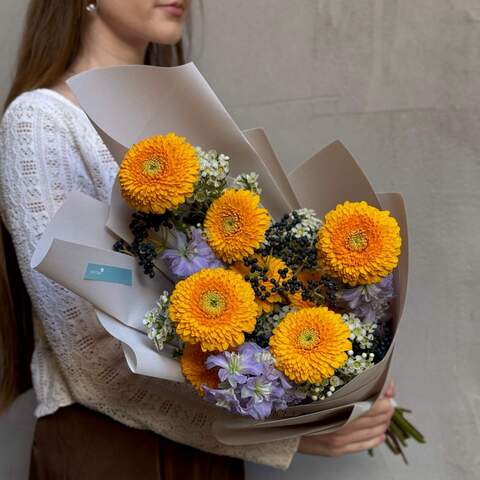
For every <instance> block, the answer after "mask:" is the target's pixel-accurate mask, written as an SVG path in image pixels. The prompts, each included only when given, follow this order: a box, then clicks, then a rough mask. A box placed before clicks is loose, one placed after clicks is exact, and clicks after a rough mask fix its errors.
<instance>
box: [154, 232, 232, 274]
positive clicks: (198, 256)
mask: <svg viewBox="0 0 480 480" xmlns="http://www.w3.org/2000/svg"><path fill="white" fill-rule="evenodd" d="M191 232H192V238H191V240H190V241H188V239H187V236H186V235H185V233H183V232H180V231H179V230H175V231H174V233H173V235H174V237H175V248H168V249H166V250H165V251H164V252H163V254H162V260H165V262H166V263H167V265H168V267H169V268H170V271H171V272H172V273H173V274H174V275H175V276H177V277H178V278H179V279H184V278H187V277H189V276H190V275H192V274H193V273H196V272H199V271H200V270H203V269H205V268H217V267H222V266H223V264H222V262H220V261H219V260H218V259H217V258H216V257H215V255H214V253H213V251H212V249H211V248H210V246H209V245H208V243H207V242H206V241H205V239H204V238H203V237H202V231H201V230H200V229H199V228H192V230H191Z"/></svg>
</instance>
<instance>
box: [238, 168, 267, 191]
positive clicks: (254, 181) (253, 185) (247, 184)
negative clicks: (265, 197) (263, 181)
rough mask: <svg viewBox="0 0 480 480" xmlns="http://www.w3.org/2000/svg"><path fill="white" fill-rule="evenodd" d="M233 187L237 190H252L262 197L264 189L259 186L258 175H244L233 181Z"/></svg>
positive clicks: (253, 173)
mask: <svg viewBox="0 0 480 480" xmlns="http://www.w3.org/2000/svg"><path fill="white" fill-rule="evenodd" d="M233 187H234V188H237V189H243V190H250V191H251V192H253V193H257V194H258V195H260V194H261V193H262V189H261V188H260V186H259V184H258V173H255V172H251V173H242V174H240V175H239V176H238V177H236V178H235V180H234V181H233Z"/></svg>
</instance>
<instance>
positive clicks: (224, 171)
mask: <svg viewBox="0 0 480 480" xmlns="http://www.w3.org/2000/svg"><path fill="white" fill-rule="evenodd" d="M195 150H196V153H197V158H198V160H199V162H200V180H199V181H198V183H197V185H196V187H195V192H194V194H193V199H194V200H195V201H197V202H200V203H202V202H205V201H206V200H207V199H209V198H215V197H217V196H219V195H220V194H221V193H222V189H223V187H224V186H225V184H226V180H227V177H228V174H229V172H230V157H229V156H228V155H225V154H223V153H220V154H219V153H217V151H216V150H208V151H204V150H203V149H202V148H201V147H199V146H197V147H195Z"/></svg>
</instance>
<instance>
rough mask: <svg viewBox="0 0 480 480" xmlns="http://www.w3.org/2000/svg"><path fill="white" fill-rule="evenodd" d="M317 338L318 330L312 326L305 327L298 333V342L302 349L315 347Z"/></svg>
mask: <svg viewBox="0 0 480 480" xmlns="http://www.w3.org/2000/svg"><path fill="white" fill-rule="evenodd" d="M319 340H320V338H319V335H318V332H317V331H316V330H314V329H313V328H305V329H304V330H301V331H300V333H299V335H298V344H299V345H300V347H301V348H304V349H310V348H313V347H315V345H316V344H317V343H318V341H319Z"/></svg>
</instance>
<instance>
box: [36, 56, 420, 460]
mask: <svg viewBox="0 0 480 480" xmlns="http://www.w3.org/2000/svg"><path fill="white" fill-rule="evenodd" d="M133 74H134V75H135V76H136V82H137V83H134V82H133V81H132V75H133ZM139 79H140V80H141V81H140V82H139ZM138 83H140V84H142V88H141V89H140V90H138V87H137V85H138ZM93 84H94V85H95V90H94V91H97V95H92V90H91V87H92V85H93ZM107 85H110V87H111V86H112V85H113V88H107ZM71 86H72V88H73V90H74V92H75V93H76V95H77V97H78V99H79V101H80V103H81V104H82V106H83V107H84V109H85V110H86V112H87V113H88V114H89V115H90V118H91V119H92V121H93V122H94V124H95V126H96V127H97V129H98V131H99V133H100V135H101V136H102V138H103V139H104V141H105V142H106V144H107V145H108V146H109V148H110V150H111V152H112V154H113V155H114V156H115V157H116V159H117V160H118V161H119V164H120V168H119V174H118V177H117V181H116V183H115V186H114V189H113V191H112V198H111V203H110V205H104V204H100V202H97V201H95V200H93V199H91V198H89V197H86V196H85V195H82V194H79V193H74V194H72V195H71V196H70V197H69V199H67V201H66V202H65V204H64V206H63V207H62V208H61V209H60V211H59V212H58V213H57V215H56V216H55V218H54V220H53V222H52V224H51V225H50V227H49V228H48V229H47V231H46V232H45V234H44V236H43V237H42V239H41V241H40V242H39V245H38V247H37V250H36V252H35V254H34V257H33V259H32V266H34V267H35V268H37V269H38V270H39V271H41V272H42V273H44V274H45V275H47V276H49V277H51V278H52V279H54V280H56V281H57V282H59V283H61V284H63V285H65V286H66V287H67V288H70V289H71V290H73V291H74V292H76V293H78V294H79V295H81V296H83V297H84V298H86V299H87V300H89V301H90V302H91V303H93V304H94V306H95V307H96V308H97V312H98V318H99V321H100V322H101V323H102V325H103V326H104V327H105V328H106V330H107V331H109V333H110V334H112V335H113V336H115V337H116V338H118V339H119V340H121V341H122V344H123V346H124V352H125V357H126V360H127V362H128V364H129V366H130V368H131V369H132V370H133V371H134V372H135V373H139V374H144V375H150V376H154V377H158V378H166V379H169V380H172V381H187V382H189V383H190V384H191V385H192V387H193V388H192V395H198V396H199V398H200V397H201V398H202V401H206V402H210V403H212V404H214V405H216V406H218V407H219V408H222V409H225V410H226V411H228V412H229V414H228V415H226V416H221V417H220V418H219V420H218V421H217V423H216V424H215V425H214V426H213V429H214V433H215V434H216V436H217V438H218V439H219V440H220V441H223V442H225V443H231V444H242V443H255V442H262V441H269V440H274V439H281V438H288V437H291V436H296V435H300V434H301V435H305V434H319V433H322V432H323V433H326V432H331V431H334V430H336V429H338V428H341V426H343V425H344V424H345V423H347V422H349V421H351V420H353V419H354V418H356V417H357V416H358V415H360V414H362V413H364V412H365V411H366V410H367V409H368V408H369V406H370V405H371V402H372V401H373V400H374V399H375V398H377V397H378V396H379V395H380V394H381V393H382V391H383V389H384V388H385V384H386V380H387V376H388V368H389V365H390V362H391V357H392V352H393V348H394V344H395V333H396V329H397V327H398V322H399V320H400V317H401V314H402V310H403V304H404V301H405V294H406V223H405V214H404V210H403V208H402V201H401V197H400V196H399V195H398V194H384V195H381V196H380V195H379V196H377V195H376V194H375V193H374V192H373V190H372V189H371V187H370V185H369V183H368V181H367V179H366V178H365V176H364V175H363V173H362V172H361V170H360V169H359V167H358V165H357V164H356V163H355V161H354V160H353V158H352V157H351V155H349V153H348V151H347V150H346V149H345V148H344V147H343V145H341V144H340V143H339V142H335V143H334V144H332V145H330V146H328V147H327V148H326V149H324V150H322V151H321V152H319V153H318V154H317V155H315V156H314V157H313V158H312V159H310V160H309V161H307V162H305V163H304V164H303V165H302V166H300V167H299V168H298V169H297V170H296V171H295V172H293V174H291V175H290V177H287V176H286V175H285V173H284V172H283V170H282V169H281V167H280V164H279V162H278V160H277V158H276V156H275V154H274V152H273V150H272V149H271V146H270V144H269V142H268V139H267V138H266V136H265V134H264V132H263V131H262V130H259V129H257V130H250V131H246V132H241V131H240V130H239V129H238V127H237V126H236V125H235V124H234V122H233V121H232V119H231V118H230V117H229V116H228V114H227V113H226V111H225V109H224V108H223V106H222V105H221V103H220V102H219V100H218V99H217V98H216V96H215V94H214V93H213V92H212V91H211V89H210V88H209V87H208V84H207V83H206V82H205V80H204V79H203V77H202V76H201V75H200V73H199V72H198V70H196V68H195V66H194V65H193V64H192V63H190V64H187V65H184V66H182V67H175V68H152V67H116V68H113V69H104V70H97V71H92V72H88V73H86V74H82V75H80V76H77V77H76V78H74V79H73V80H72V81H71ZM162 87H163V88H162ZM157 89H159V90H160V91H169V92H170V94H169V95H168V97H167V96H166V95H163V96H161V98H160V99H158V98H156V97H155V93H154V92H157V91H158V90H157ZM98 90H103V92H102V93H103V94H104V95H102V94H101V93H99V92H98ZM112 100H113V102H112ZM122 100H123V102H122ZM125 100H128V101H125ZM149 100H151V103H149ZM105 102H107V103H105ZM132 105H136V107H135V108H133V109H132ZM189 105H190V109H188V108H187V107H188V106H189ZM192 105H193V109H194V111H193V112H192ZM127 107H128V108H129V110H128V116H127V117H125V116H124V115H122V114H127V111H124V112H122V111H121V110H122V108H123V109H125V108H127ZM160 113H163V117H162V120H160ZM125 118H128V121H126V120H125ZM140 119H142V120H141V121H140ZM145 119H148V120H147V121H146V122H145ZM145 123H146V124H145ZM134 126H135V128H134ZM159 132H165V133H163V134H162V133H159ZM74 212H75V214H74V215H75V216H73V213H74ZM93 212H95V214H94V213H93ZM395 214H396V215H395ZM402 244H403V245H402ZM67 255H68V259H69V260H68V262H66V258H67ZM405 412H406V410H405V409H396V412H395V415H394V417H393V420H392V423H391V427H390V429H389V432H388V435H387V444H388V445H389V446H390V448H391V449H392V451H394V452H395V453H402V455H403V452H402V448H401V447H402V445H405V440H406V439H407V438H409V437H413V438H415V439H416V440H417V441H419V442H423V441H424V439H423V436H422V435H421V434H420V433H419V432H418V431H417V430H416V429H415V428H414V427H413V426H412V425H411V424H410V423H409V422H408V421H407V420H406V419H405V418H404V413H405Z"/></svg>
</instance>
